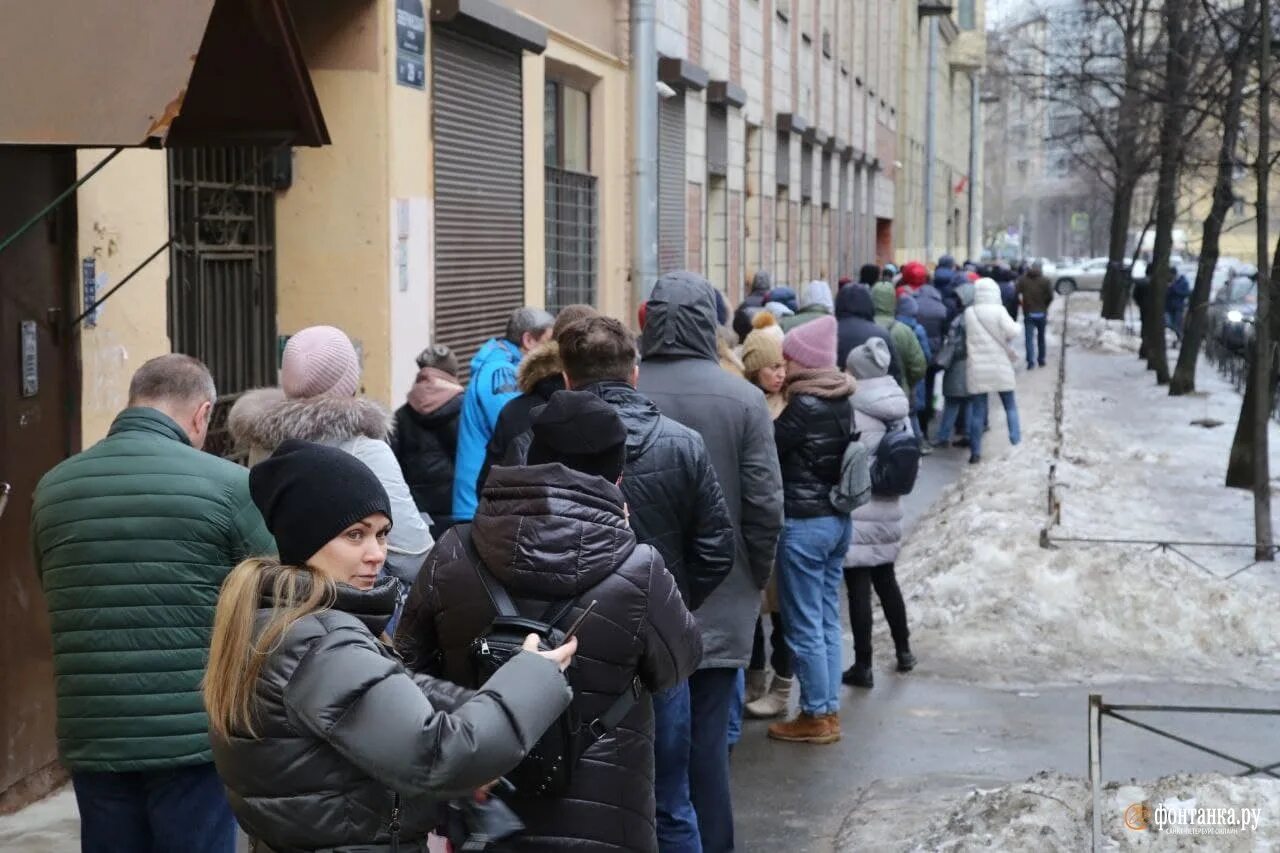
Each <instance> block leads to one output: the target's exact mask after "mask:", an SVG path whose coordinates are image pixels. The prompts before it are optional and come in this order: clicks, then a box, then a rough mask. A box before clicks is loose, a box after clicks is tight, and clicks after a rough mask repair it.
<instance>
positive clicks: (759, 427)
mask: <svg viewBox="0 0 1280 853" xmlns="http://www.w3.org/2000/svg"><path fill="white" fill-rule="evenodd" d="M640 354H641V358H642V361H641V364H640V384H639V390H640V392H641V393H643V394H644V395H645V396H646V397H648V398H649V399H650V400H652V401H653V402H654V403H655V404H657V406H658V409H659V411H661V412H662V414H664V415H666V416H667V417H669V418H672V419H673V420H675V421H678V422H680V423H682V424H684V425H685V426H687V427H690V428H691V429H694V430H696V431H697V432H698V433H699V434H700V435H701V436H702V439H703V441H704V442H705V443H706V446H707V451H708V452H709V453H710V454H711V467H712V468H713V469H715V473H716V477H717V478H718V479H719V481H720V489H721V491H722V492H723V493H724V499H725V504H726V505H727V506H728V509H729V517H730V520H731V521H732V522H733V527H734V532H735V537H734V538H735V542H734V546H735V547H734V561H733V569H732V570H731V571H730V572H729V576H728V577H727V578H726V579H725V580H724V582H723V583H721V584H720V586H718V587H716V590H715V591H714V592H713V593H711V595H710V597H709V598H707V600H706V601H705V602H704V603H703V604H702V606H701V607H699V608H698V611H697V613H696V614H694V615H695V616H696V618H697V620H698V627H699V628H700V629H701V631H702V643H703V658H702V668H703V669H711V668H721V667H728V668H740V667H745V666H746V665H747V664H748V663H749V662H750V660H751V642H752V639H753V638H754V636H755V622H756V617H757V616H758V615H759V614H760V591H761V590H763V589H764V588H765V586H766V585H767V584H768V582H769V575H770V574H771V573H772V572H773V560H774V553H775V551H776V549H777V545H778V534H779V533H780V532H781V530H782V472H781V469H780V468H779V465H778V452H777V448H776V446H775V444H774V439H773V421H772V419H771V418H770V417H769V409H768V406H766V405H765V401H764V395H763V394H761V393H760V389H759V388H756V387H755V386H754V385H752V384H751V383H749V382H747V381H746V380H745V379H742V378H741V377H738V376H734V375H732V374H730V373H728V372H727V371H725V370H724V369H723V368H721V367H720V365H719V361H718V357H717V354H716V303H715V293H714V291H713V290H712V288H711V285H710V284H708V283H707V281H706V279H704V278H702V277H701V276H698V275H695V274H694V273H689V272H676V273H668V274H667V275H665V276H663V277H662V278H661V279H659V280H658V283H657V284H656V285H655V286H654V289H653V293H652V294H651V295H650V297H649V308H648V317H647V321H646V323H645V328H644V333H643V335H642V336H641V340H640Z"/></svg>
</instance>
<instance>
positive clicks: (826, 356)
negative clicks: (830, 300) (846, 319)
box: [782, 314, 836, 370]
mask: <svg viewBox="0 0 1280 853" xmlns="http://www.w3.org/2000/svg"><path fill="white" fill-rule="evenodd" d="M782 354H783V355H785V356H786V357H787V358H789V359H791V360H792V361H794V362H795V363H796V364H798V365H800V366H801V367H808V368H810V369H811V370H817V369H819V368H822V367H835V366H836V318H835V317H832V316H831V315H830V314H823V315H821V316H819V317H815V318H814V319H812V320H810V321H808V322H807V323H804V324H802V325H799V326H796V327H795V328H794V329H792V330H791V331H789V332H787V336H786V337H785V338H783V339H782Z"/></svg>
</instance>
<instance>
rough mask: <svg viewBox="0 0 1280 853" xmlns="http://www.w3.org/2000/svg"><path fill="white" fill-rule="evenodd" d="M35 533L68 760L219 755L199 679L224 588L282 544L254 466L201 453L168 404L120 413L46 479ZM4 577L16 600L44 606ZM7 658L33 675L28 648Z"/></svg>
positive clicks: (126, 763)
mask: <svg viewBox="0 0 1280 853" xmlns="http://www.w3.org/2000/svg"><path fill="white" fill-rule="evenodd" d="M31 542H32V544H33V546H34V549H35V556H36V571H37V572H38V573H39V575H40V583H41V585H42V586H43V587H44V596H45V601H46V603H47V604H48V608H49V622H50V628H51V629H52V632H53V676H54V679H53V680H54V683H55V685H56V688H57V696H58V707H57V715H58V752H59V755H60V756H61V758H62V764H63V765H64V766H65V767H67V768H68V769H70V770H72V771H85V772H111V773H126V772H131V771H142V770H165V769H170V768H174V767H187V766H191V765H194V764H207V763H208V762H209V761H210V760H212V756H211V754H210V752H209V734H208V731H209V721H208V717H206V716H205V712H204V702H203V701H202V700H201V698H200V679H201V678H203V677H204V668H205V660H206V656H207V654H208V649H209V638H210V636H211V635H212V633H213V611H214V607H215V606H216V605H217V602H218V591H219V590H220V589H221V588H222V582H223V580H224V579H225V578H226V576H227V573H228V572H230V571H231V569H232V567H234V566H235V565H236V563H238V562H239V561H240V560H242V559H244V558H245V557H248V556H251V555H253V554H270V553H273V552H274V551H275V540H274V539H273V538H272V537H271V534H270V533H268V532H267V528H266V526H265V525H264V524H263V522H262V516H260V515H259V514H258V510H257V509H256V508H255V507H254V505H253V502H252V501H250V500H249V475H248V472H247V471H245V469H244V468H242V467H240V466H239V465H236V464H234V463H232V462H228V461H226V460H225V459H219V458H218V457H216V456H213V455H211V454H208V453H202V452H200V451H199V450H196V449H195V448H194V447H192V446H191V442H190V441H189V440H188V438H187V435H186V433H184V432H183V431H182V429H181V428H180V427H179V426H178V425H177V424H176V423H175V422H174V421H173V419H172V418H170V417H169V416H168V415H166V414H164V413H163V412H160V411H158V410H156V409H151V408H142V407H138V408H132V409H125V410H124V411H123V412H121V413H120V414H119V415H118V416H117V417H116V419H115V422H114V423H112V424H111V430H110V431H109V432H108V433H107V437H106V438H104V439H103V440H102V441H99V442H98V443H97V444H95V445H94V446H93V447H90V448H89V449H88V450H86V451H84V452H83V453H78V454H76V455H75V456H72V457H71V458H70V459H67V460H66V461H64V462H62V463H60V464H59V465H58V466H57V467H55V468H54V469H53V470H52V471H50V472H49V473H47V474H45V475H44V477H42V478H41V480H40V485H38V486H37V487H36V493H35V504H34V506H33V508H32V514H31ZM5 544H6V545H7V546H8V547H10V548H13V547H16V543H13V542H6V543H5ZM10 583H11V584H15V585H13V586H11V587H10V594H11V595H14V594H16V595H18V604H19V605H20V607H26V606H29V607H39V606H40V605H39V604H38V603H36V602H33V601H30V600H29V599H24V598H23V597H22V595H21V593H20V592H19V590H20V587H19V586H17V585H16V581H10ZM6 642H8V641H6ZM15 642H20V643H23V644H25V645H24V647H27V648H29V647H30V644H32V643H35V642H36V638H31V637H25V638H15ZM9 666H11V667H13V669H12V670H10V671H11V672H14V673H15V675H16V674H17V672H18V671H20V670H21V669H22V668H23V667H29V668H30V671H31V672H36V671H38V667H37V664H36V661H35V660H34V657H32V658H30V659H28V660H26V661H25V662H22V663H19V662H18V661H17V660H14V661H13V662H12V663H10V664H9ZM44 677H48V676H47V675H46V676H42V678H44ZM6 689H13V690H16V689H17V687H16V684H13V683H10V686H9V687H8V688H6ZM52 712H53V709H52V708H46V709H44V711H43V713H46V714H51V713H52ZM14 736H15V737H16V736H17V735H16V734H15V735H14Z"/></svg>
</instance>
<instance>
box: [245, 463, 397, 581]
mask: <svg viewBox="0 0 1280 853" xmlns="http://www.w3.org/2000/svg"><path fill="white" fill-rule="evenodd" d="M249 495H250V496H251V497H252V498H253V502H254V504H255V505H256V506H257V507H258V511H259V512H261V513H262V517H263V518H264V519H265V520H266V522H267V529H268V530H270V531H271V534H272V535H273V536H275V537H276V546H277V547H278V548H279V549H280V562H281V563H284V564H285V565H286V566H301V565H303V564H304V563H306V562H307V560H309V559H311V557H312V556H313V555H315V553H316V552H317V551H319V550H320V549H321V548H323V547H324V546H325V544H326V543H328V542H329V540H330V539H333V538H334V537H335V536H337V535H339V534H340V533H342V531H344V530H346V529H347V528H348V527H350V526H351V525H352V524H354V523H355V522H357V521H359V520H360V519H362V518H364V517H365V516H369V515H373V514H374V513H376V512H380V513H382V514H383V515H385V516H386V517H387V518H388V519H390V518H391V500H390V498H388V497H387V490H386V489H384V488H382V483H380V482H379V481H378V478H377V476H376V475H375V474H374V473H373V472H372V471H370V470H369V466H368V465H365V464H364V463H363V462H361V461H360V460H359V459H357V458H355V457H354V456H352V455H351V454H350V453H345V452H343V451H341V450H338V449H337V448H336V447H328V446H326V445H323V444H314V443H312V442H310V441H300V440H298V439H296V438H291V439H289V440H288V441H285V442H284V443H282V444H281V445H280V446H279V447H277V448H276V452H275V453H272V454H271V456H270V457H268V458H267V459H265V460H264V461H262V462H260V463H258V464H257V465H255V466H254V467H253V469H252V470H251V471H250V472H249Z"/></svg>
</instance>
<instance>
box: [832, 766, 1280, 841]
mask: <svg viewBox="0 0 1280 853" xmlns="http://www.w3.org/2000/svg"><path fill="white" fill-rule="evenodd" d="M1139 804H1145V805H1146V807H1147V808H1148V809H1149V810H1150V811H1149V814H1151V815H1154V814H1155V810H1156V809H1157V807H1158V806H1160V805H1162V804H1163V805H1164V806H1165V807H1166V808H1167V809H1174V808H1176V807H1181V808H1192V809H1194V808H1205V809H1208V808H1218V809H1227V808H1234V809H1236V814H1237V817H1238V818H1239V817H1240V816H1241V815H1242V814H1243V811H1242V810H1243V809H1257V810H1258V812H1257V818H1258V820H1257V827H1256V829H1254V830H1240V831H1231V832H1225V833H1222V834H1213V835H1208V834H1199V835H1193V834H1189V833H1185V832H1180V831H1178V830H1176V829H1175V828H1173V827H1165V828H1163V829H1162V828H1161V827H1160V826H1158V825H1156V824H1155V822H1154V820H1152V821H1151V823H1150V826H1149V828H1147V829H1131V828H1129V827H1128V826H1126V823H1125V814H1126V811H1127V810H1128V809H1129V808H1130V806H1134V805H1139ZM868 805H869V808H867V809H866V810H865V812H863V814H862V817H864V818H865V819H863V820H860V821H859V824H860V825H858V826H852V827H849V831H847V832H846V833H844V834H843V835H842V837H841V839H840V843H839V845H838V848H839V849H841V850H850V851H852V850H859V851H865V850H883V849H891V850H895V851H913V853H914V852H915V851H962V850H975V849H983V850H987V849H989V850H1036V851H1069V852H1070V853H1077V851H1081V850H1088V849H1089V845H1090V834H1091V826H1092V820H1093V803H1092V798H1091V797H1090V796H1089V786H1088V783H1087V782H1086V781H1085V780H1082V779H1079V778H1075V777H1071V776H1064V775H1061V774H1058V773H1049V772H1045V773H1038V774H1036V775H1035V776H1032V777H1031V778H1030V779H1028V780H1027V781H1025V782H1020V783H1016V784H1012V785H1006V786H1001V787H998V788H988V789H983V788H971V789H970V790H969V791H968V792H967V793H965V794H962V795H961V796H960V797H959V798H958V799H956V798H950V802H949V804H948V805H947V806H946V807H945V808H942V809H940V810H938V811H937V812H936V816H935V817H934V818H933V819H932V820H926V821H923V822H919V821H917V822H916V824H915V828H914V829H913V828H912V824H911V822H910V821H909V820H904V816H905V815H913V816H918V815H922V814H923V815H928V814H930V810H929V805H930V804H929V803H927V802H921V801H920V799H919V798H914V799H913V800H912V801H910V802H906V803H894V802H888V801H886V802H877V801H875V800H874V799H873V800H872V801H871V802H870V803H868ZM1102 806H1103V809H1104V810H1105V811H1104V812H1103V818H1102V831H1103V835H1104V836H1105V839H1104V841H1103V844H1102V847H1103V849H1106V850H1124V851H1129V850H1214V851H1230V853H1234V851H1241V852H1242V853H1243V851H1252V850H1271V849H1275V848H1276V847H1280V781H1277V780H1274V779H1241V778H1238V777H1224V776H1218V775H1212V774H1197V775H1190V774H1180V775H1176V776H1168V777H1165V778H1163V779H1159V780H1156V781H1155V782H1151V783H1146V784H1137V783H1132V784H1124V785H1121V784H1115V783H1112V784H1109V785H1107V786H1106V788H1105V793H1104V795H1103V798H1102ZM1129 814H1130V816H1131V817H1130V819H1131V821H1134V822H1135V823H1136V818H1137V816H1136V815H1135V814H1134V813H1133V812H1129Z"/></svg>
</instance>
